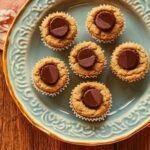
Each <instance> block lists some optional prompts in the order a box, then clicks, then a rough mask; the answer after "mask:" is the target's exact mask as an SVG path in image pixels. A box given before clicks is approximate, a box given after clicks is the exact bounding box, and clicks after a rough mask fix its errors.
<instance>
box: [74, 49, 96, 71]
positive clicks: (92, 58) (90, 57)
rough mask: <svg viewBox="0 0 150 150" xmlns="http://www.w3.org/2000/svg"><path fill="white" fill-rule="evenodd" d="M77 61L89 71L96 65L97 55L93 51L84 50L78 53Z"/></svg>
mask: <svg viewBox="0 0 150 150" xmlns="http://www.w3.org/2000/svg"><path fill="white" fill-rule="evenodd" d="M77 61H78V63H79V65H80V66H81V67H83V68H85V69H88V68H91V67H93V66H94V65H95V63H96V55H95V53H94V51H93V50H91V49H89V48H83V49H81V50H80V51H79V52H78V55H77Z"/></svg>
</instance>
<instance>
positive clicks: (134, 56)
mask: <svg viewBox="0 0 150 150" xmlns="http://www.w3.org/2000/svg"><path fill="white" fill-rule="evenodd" d="M118 64H119V65H120V67H122V68H124V69H127V70H132V69H135V68H136V67H137V65H138V64H139V54H138V53H137V52H136V50H134V49H130V48H128V49H127V48H126V49H123V50H122V52H121V53H120V54H119V58H118Z"/></svg>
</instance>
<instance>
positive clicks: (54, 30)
mask: <svg viewBox="0 0 150 150" xmlns="http://www.w3.org/2000/svg"><path fill="white" fill-rule="evenodd" d="M40 31H41V37H42V41H43V42H44V44H45V45H46V46H48V47H49V48H52V49H53V50H59V51H61V50H64V49H67V48H68V47H69V46H71V45H72V43H73V41H74V39H75V37H76V35H77V23H76V21H75V19H74V18H73V17H72V16H70V15H69V14H67V13H64V12H54V13H51V14H49V15H48V16H47V17H46V18H45V19H44V20H43V21H42V24H41V26H40Z"/></svg>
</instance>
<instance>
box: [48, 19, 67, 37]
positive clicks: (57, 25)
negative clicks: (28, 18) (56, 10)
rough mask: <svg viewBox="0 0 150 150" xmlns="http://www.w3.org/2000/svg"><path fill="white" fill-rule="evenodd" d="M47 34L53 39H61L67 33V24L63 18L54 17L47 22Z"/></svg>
mask: <svg viewBox="0 0 150 150" xmlns="http://www.w3.org/2000/svg"><path fill="white" fill-rule="evenodd" d="M49 32H50V34H52V35H53V36H54V37H57V38H63V37H65V36H66V35H67V34H68V32H69V23H68V21H67V20H65V18H63V17H54V18H53V19H51V20H50V22H49Z"/></svg>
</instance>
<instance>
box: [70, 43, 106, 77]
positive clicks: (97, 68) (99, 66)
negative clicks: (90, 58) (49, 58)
mask: <svg viewBox="0 0 150 150" xmlns="http://www.w3.org/2000/svg"><path fill="white" fill-rule="evenodd" d="M84 47H86V48H90V49H91V50H93V51H94V52H95V54H96V56H97V62H96V64H95V65H94V66H93V68H92V69H90V70H87V69H84V68H82V67H81V66H80V65H79V64H78V62H77V60H76V57H77V54H78V52H79V51H80V50H81V49H82V48H84ZM69 62H70V66H71V68H72V70H73V71H74V72H75V73H76V74H78V75H81V76H85V77H86V76H87V77H88V76H89V77H91V76H97V75H98V74H100V73H101V72H102V70H103V68H104V67H105V64H106V59H105V56H104V53H103V51H102V48H101V47H100V46H98V45H97V44H96V43H94V42H82V43H79V44H77V45H76V46H75V47H74V48H73V49H72V51H71V53H70V56H69Z"/></svg>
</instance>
